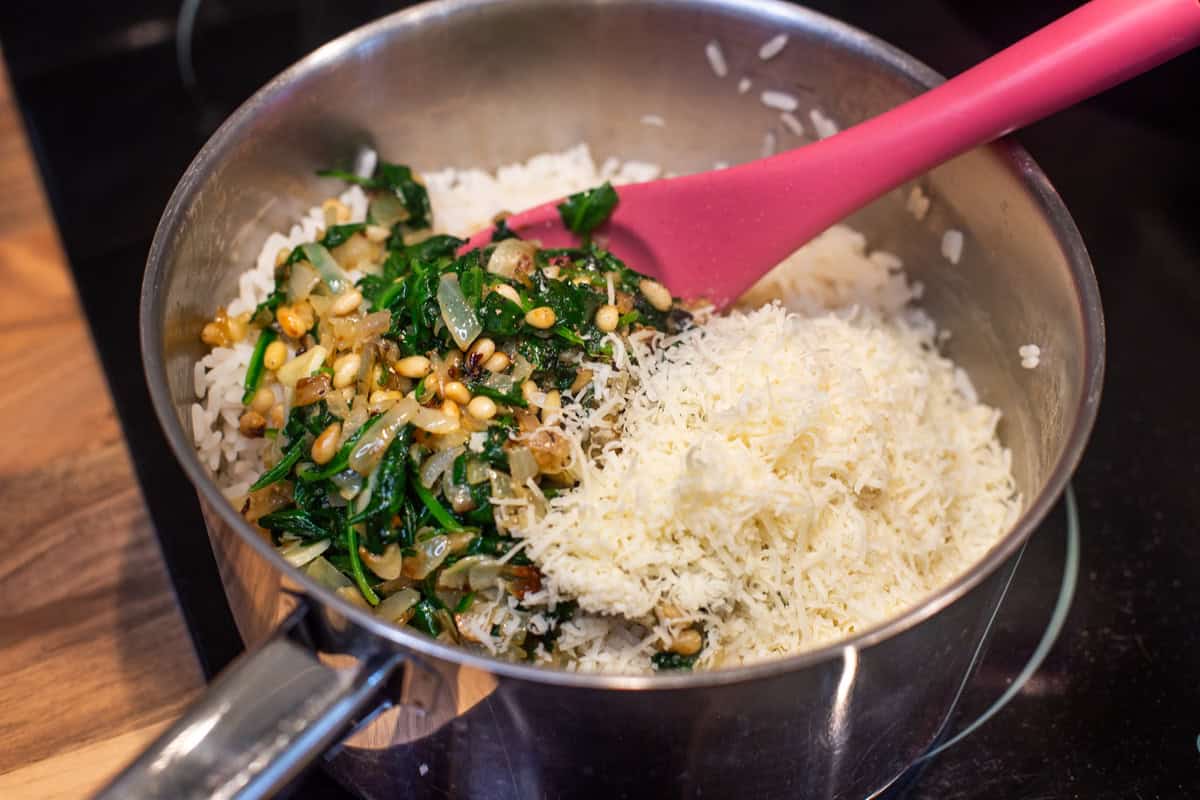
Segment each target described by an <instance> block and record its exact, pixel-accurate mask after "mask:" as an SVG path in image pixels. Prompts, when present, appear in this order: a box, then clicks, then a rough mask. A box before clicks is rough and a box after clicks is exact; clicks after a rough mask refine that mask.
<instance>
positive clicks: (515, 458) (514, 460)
mask: <svg viewBox="0 0 1200 800" xmlns="http://www.w3.org/2000/svg"><path fill="white" fill-rule="evenodd" d="M508 471H509V473H511V474H512V479H513V483H516V484H518V485H521V484H524V483H525V481H527V480H529V479H530V478H534V477H536V476H537V474H538V462H537V458H536V457H535V456H534V455H533V451H532V450H530V449H529V448H528V447H514V448H512V449H511V450H509V451H508Z"/></svg>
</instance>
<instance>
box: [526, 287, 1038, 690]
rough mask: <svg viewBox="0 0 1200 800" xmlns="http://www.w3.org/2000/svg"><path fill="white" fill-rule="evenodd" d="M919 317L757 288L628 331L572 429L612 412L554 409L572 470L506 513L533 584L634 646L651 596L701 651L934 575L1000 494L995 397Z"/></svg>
mask: <svg viewBox="0 0 1200 800" xmlns="http://www.w3.org/2000/svg"><path fill="white" fill-rule="evenodd" d="M934 332H935V331H934V328H933V327H932V325H930V324H928V322H927V321H926V320H924V319H923V318H914V319H912V320H910V319H907V318H905V317H900V318H896V319H890V320H889V319H886V318H884V317H882V316H880V315H879V314H877V313H876V312H873V311H865V310H852V311H848V312H844V313H841V314H835V313H826V314H823V315H818V316H800V315H796V314H792V313H789V312H787V311H786V310H785V309H783V308H782V307H781V306H779V305H777V304H773V305H769V306H765V307H763V308H761V309H758V310H756V311H751V312H748V313H742V312H734V313H733V314H731V315H729V316H725V317H715V318H713V319H711V320H709V321H708V322H707V323H706V324H705V325H703V326H701V327H698V328H694V329H692V330H690V331H686V332H684V333H682V334H678V335H674V336H668V337H662V335H661V334H654V335H652V336H651V335H645V334H635V335H634V336H632V337H631V338H630V339H629V340H628V341H627V342H626V346H627V347H628V348H629V357H628V358H626V359H624V362H623V365H621V367H620V371H622V372H625V373H626V374H627V376H628V379H629V380H631V381H632V386H633V389H632V390H631V391H627V392H626V393H624V394H620V393H616V392H614V393H612V396H611V397H607V396H606V399H607V400H608V402H607V403H604V405H605V407H606V409H607V411H606V412H605V416H606V417H607V418H608V420H611V419H613V418H617V417H619V419H620V423H619V424H620V436H619V438H616V439H613V440H611V441H608V443H607V444H604V445H603V446H601V447H599V448H595V447H590V445H589V443H588V435H589V433H591V432H592V431H593V430H594V429H595V428H597V427H602V426H606V425H609V426H610V425H611V422H609V421H606V420H605V419H603V418H601V417H598V416H597V413H596V412H591V413H588V412H586V411H584V410H581V409H580V407H579V406H573V407H566V408H564V425H565V433H566V434H567V435H568V437H570V438H571V439H572V441H573V442H574V447H575V449H576V452H577V461H576V464H575V469H576V471H577V472H578V473H579V475H580V476H581V480H580V483H579V486H578V487H577V488H576V489H575V490H573V491H571V492H567V493H564V494H563V495H560V496H558V497H556V498H553V499H551V500H548V501H546V502H547V504H548V511H547V512H546V513H545V515H544V516H541V517H540V518H539V517H537V515H534V514H528V515H526V520H525V522H524V524H523V525H521V526H519V528H518V531H517V532H518V535H521V536H523V537H524V539H525V541H526V542H527V543H528V545H527V549H526V554H527V555H528V556H529V557H530V558H531V559H533V560H534V561H535V562H536V563H538V564H539V565H540V567H541V569H542V572H543V573H544V576H545V580H544V582H543V585H544V589H543V592H544V593H545V597H546V598H549V599H550V600H556V599H558V598H564V599H565V598H576V599H577V600H578V601H579V604H580V607H581V608H582V609H583V610H584V611H586V612H589V614H591V615H594V616H595V617H596V618H597V619H599V620H601V621H602V622H603V623H605V624H608V625H610V626H611V627H624V628H625V629H626V630H625V633H624V634H623V635H624V636H625V638H627V639H628V640H629V641H631V642H632V641H634V640H636V641H638V642H639V645H638V646H641V645H640V642H642V641H643V640H644V641H647V642H650V643H653V642H654V641H655V640H656V639H657V637H658V636H660V635H665V634H667V631H666V629H665V628H661V627H660V623H658V622H657V617H656V611H657V610H659V609H662V608H663V607H664V606H665V605H668V604H669V605H673V606H675V607H676V608H677V609H678V610H679V611H680V612H682V614H683V616H684V617H685V618H687V619H694V620H698V621H700V622H702V623H703V625H704V629H705V635H706V637H707V645H706V647H705V649H704V651H703V653H702V655H701V659H700V664H701V665H702V666H705V667H717V666H728V665H733V664H739V663H744V662H747V661H755V660H759V659H762V658H766V657H770V656H777V655H782V654H785V653H794V652H798V651H802V650H806V649H809V648H812V647H815V646H818V645H820V644H823V643H826V642H830V641H834V640H836V639H839V638H842V637H844V636H847V635H850V634H853V633H854V632H856V631H859V630H862V629H863V628H864V627H866V626H868V625H870V624H872V623H874V622H879V621H882V620H884V619H887V618H888V617H891V616H893V615H895V614H897V613H899V612H900V611H902V610H903V609H905V608H907V607H909V606H911V605H913V604H915V603H916V602H918V601H919V600H920V599H921V598H922V597H924V596H925V595H927V594H929V593H930V592H933V591H935V590H936V589H937V588H938V587H940V586H942V585H944V584H945V583H946V582H947V581H949V580H951V579H952V578H953V577H954V576H955V575H957V574H958V572H959V571H961V569H963V568H964V567H965V565H967V564H970V563H972V562H974V561H975V560H977V559H978V558H980V557H981V556H982V555H983V554H984V553H985V552H986V551H987V549H988V548H989V547H991V545H992V544H993V543H994V542H995V541H996V540H997V538H998V537H999V536H1000V535H1001V534H1002V533H1003V532H1004V531H1005V530H1006V529H1007V528H1008V526H1009V525H1010V524H1011V523H1012V522H1013V520H1014V519H1015V517H1016V513H1017V510H1018V508H1019V504H1018V502H1017V501H1016V499H1015V488H1014V483H1013V479H1012V474H1011V470H1010V456H1009V453H1008V452H1007V451H1006V450H1004V449H1003V448H1002V447H1001V446H1000V445H999V444H998V442H997V440H996V438H995V428H996V424H997V422H998V419H999V413H998V412H997V411H996V410H994V409H992V408H989V407H987V406H984V405H980V404H978V403H975V402H972V401H971V400H970V399H969V398H968V397H967V396H965V393H964V392H963V391H962V390H960V385H961V381H963V379H964V377H965V376H963V375H961V374H959V372H958V371H957V370H956V369H955V367H954V365H953V364H952V363H951V362H950V361H948V360H946V359H944V358H942V357H940V356H938V355H937V354H936V352H935V351H934V350H933V349H932V347H931V345H932V340H933V336H934ZM569 408H574V409H575V411H574V412H573V413H568V409H569ZM622 620H624V622H623V623H622V622H621V621H622ZM589 625H591V629H590V630H589V636H591V639H590V640H592V641H594V640H595V639H596V634H597V629H596V623H594V622H593V623H589ZM631 625H633V626H636V627H631ZM639 629H640V630H644V631H647V632H648V633H647V635H646V636H644V637H638V636H637V635H636V634H637V632H638V630H639ZM599 638H600V639H601V640H605V641H606V644H605V646H604V648H605V650H608V651H612V650H614V648H613V644H612V642H611V641H607V640H608V639H609V633H605V634H604V635H603V636H600V637H599ZM565 644H566V646H571V644H570V641H569V640H568V641H567V642H566V643H565ZM594 657H596V658H598V657H599V656H598V655H597V656H594ZM643 657H644V656H643ZM614 658H617V659H619V660H622V661H625V662H631V661H632V658H633V656H632V654H631V653H628V652H625V653H614ZM604 667H605V668H611V666H608V665H604ZM585 668H586V667H585Z"/></svg>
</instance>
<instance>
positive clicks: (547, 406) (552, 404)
mask: <svg viewBox="0 0 1200 800" xmlns="http://www.w3.org/2000/svg"><path fill="white" fill-rule="evenodd" d="M560 413H562V395H560V394H559V393H558V389H551V390H550V391H548V392H546V399H545V400H543V401H542V422H549V421H550V418H551V417H554V416H557V415H558V414H560Z"/></svg>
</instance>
